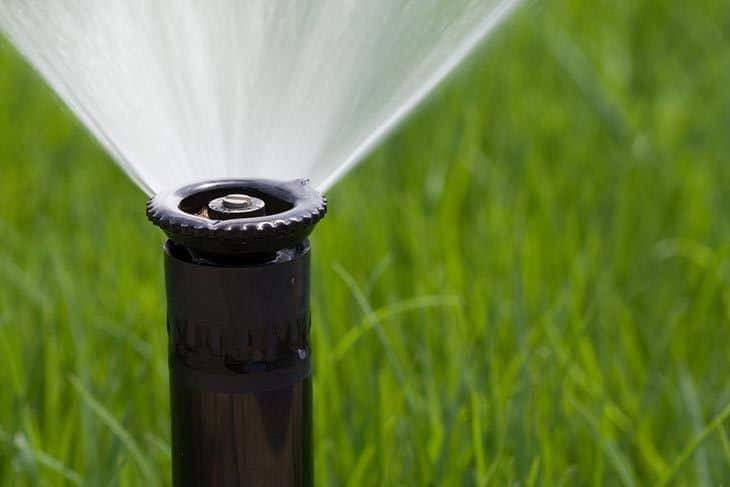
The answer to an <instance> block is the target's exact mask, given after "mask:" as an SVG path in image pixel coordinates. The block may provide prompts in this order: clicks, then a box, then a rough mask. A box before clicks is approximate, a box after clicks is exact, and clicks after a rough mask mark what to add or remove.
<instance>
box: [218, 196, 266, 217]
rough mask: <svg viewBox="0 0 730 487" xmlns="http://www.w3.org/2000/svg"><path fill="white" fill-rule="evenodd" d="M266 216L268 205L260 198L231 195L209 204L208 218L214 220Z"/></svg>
mask: <svg viewBox="0 0 730 487" xmlns="http://www.w3.org/2000/svg"><path fill="white" fill-rule="evenodd" d="M265 214H266V203H265V202H264V200H262V199H260V198H256V197H254V196H249V195H247V194H242V193H231V194H227V195H225V196H221V197H219V198H215V199H214V200H212V201H211V202H210V203H208V216H209V217H210V218H212V219H214V220H231V219H234V218H254V217H258V216H263V215H265Z"/></svg>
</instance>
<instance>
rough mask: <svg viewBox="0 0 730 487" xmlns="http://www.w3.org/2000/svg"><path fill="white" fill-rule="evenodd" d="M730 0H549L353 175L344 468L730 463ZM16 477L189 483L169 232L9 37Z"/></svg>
mask: <svg viewBox="0 0 730 487" xmlns="http://www.w3.org/2000/svg"><path fill="white" fill-rule="evenodd" d="M728 87H730V3H727V2H720V1H710V0H707V1H695V2H686V1H681V0H671V1H666V2H656V1H652V0H643V1H637V2H630V1H627V0H625V1H620V2H617V1H609V0H600V1H597V2H585V1H582V2H579V1H577V0H576V1H557V0H555V1H552V0H547V1H541V2H537V1H530V2H527V3H526V4H525V5H523V7H522V8H521V10H520V11H519V12H518V14H517V15H516V16H514V17H513V18H512V19H510V20H509V21H508V22H507V23H506V24H505V25H504V26H503V27H502V28H501V29H499V31H498V32H497V33H496V35H494V36H493V37H492V38H491V40H490V41H489V42H488V43H487V44H486V45H485V46H484V47H483V48H481V49H480V50H479V52H478V53H477V54H476V55H475V56H474V57H473V58H472V59H471V61H470V62H469V63H467V65H466V66H465V67H464V68H463V69H461V70H460V72H459V73H458V74H457V75H456V76H454V77H452V78H451V79H450V80H449V82H448V83H447V84H446V85H444V86H443V87H442V88H441V89H439V90H438V92H437V93H436V96H434V97H432V98H431V100H430V101H429V102H428V103H427V104H426V105H425V106H424V107H423V108H422V109H420V110H419V111H418V113H417V114H416V115H415V116H414V117H412V118H411V119H410V120H409V121H408V122H407V123H406V124H405V125H404V126H403V127H402V128H401V129H400V130H399V131H398V132H397V133H396V134H394V136H393V137H391V138H390V139H389V140H388V141H387V142H386V143H385V144H384V145H383V146H382V147H381V148H380V149H378V150H377V151H376V152H375V153H374V154H372V155H371V156H370V157H369V158H368V160H366V161H365V162H364V163H363V164H362V165H361V166H360V167H359V168H357V169H356V170H354V171H353V172H352V173H350V175H348V176H347V177H346V178H345V179H344V180H343V181H342V182H341V183H339V184H338V185H337V186H336V187H335V188H333V189H332V190H331V191H330V192H329V194H328V197H329V201H330V213H329V215H328V217H327V218H326V219H325V221H324V222H323V223H321V224H320V225H319V227H318V230H317V231H316V233H315V236H314V238H313V247H314V269H313V272H314V281H313V292H314V297H313V309H314V317H313V341H314V347H315V352H314V353H315V355H316V360H315V362H316V363H315V376H314V377H315V379H314V384H315V402H316V406H315V442H316V451H315V463H316V478H317V485H373V486H375V485H417V486H422V485H433V486H442V485H485V484H486V485H499V486H501V485H516V484H519V485H545V486H555V485H627V486H633V485H653V484H669V485H687V486H695V485H698V486H702V485H708V486H709V485H723V483H725V484H727V482H728V481H730V217H729V215H730V191H728V189H729V188H730V137H729V132H728V130H730V89H728ZM0 170H1V173H0V235H1V236H2V244H1V245H0V385H1V386H2V387H1V390H2V392H1V393H0V485H3V486H6V485H7V486H11V485H12V486H31V485H32V486H35V485H93V486H97V485H99V486H101V485H129V486H136V485H156V484H163V485H164V484H169V472H168V471H169V464H170V453H169V424H168V421H169V409H168V398H167V395H168V390H167V355H166V331H165V324H164V323H165V317H164V306H163V303H164V295H163V291H164V290H163V281H162V260H161V257H162V253H161V244H162V242H163V238H162V234H161V232H160V231H159V230H158V229H156V228H154V227H153V226H152V225H150V224H149V223H148V222H147V220H146V218H145V216H144V203H145V196H144V195H143V193H142V192H140V191H139V190H138V189H136V188H135V187H134V186H133V184H132V183H131V182H129V181H128V180H127V179H126V178H125V177H124V176H123V174H122V173H121V172H120V170H119V169H117V168H116V167H115V166H114V165H113V163H112V162H111V160H110V159H109V157H107V156H106V155H105V154H104V153H103V152H102V151H101V149H99V148H98V147H97V146H96V145H95V143H94V142H93V141H92V140H91V139H90V137H89V136H88V135H87V134H86V133H85V131H84V130H83V129H82V128H81V127H80V125H79V124H78V122H76V121H75V120H74V119H73V118H72V117H71V115H70V114H69V112H68V111H67V110H66V109H64V108H63V107H61V106H60V104H59V102H58V101H57V100H56V99H55V98H54V96H53V95H52V94H51V93H50V92H49V91H48V90H47V89H46V88H45V87H44V86H43V84H42V83H41V82H40V81H39V80H38V78H37V77H36V76H35V75H34V74H33V73H32V72H31V71H30V69H29V68H28V67H27V66H25V65H24V64H23V63H22V61H21V60H20V59H19V58H18V56H17V55H16V54H15V53H14V52H13V51H12V49H11V48H10V47H9V46H7V44H1V45H0Z"/></svg>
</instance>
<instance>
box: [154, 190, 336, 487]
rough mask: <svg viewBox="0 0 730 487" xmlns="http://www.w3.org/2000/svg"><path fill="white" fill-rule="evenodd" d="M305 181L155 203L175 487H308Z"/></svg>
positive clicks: (318, 212) (313, 197)
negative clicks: (161, 236) (161, 240)
mask: <svg viewBox="0 0 730 487" xmlns="http://www.w3.org/2000/svg"><path fill="white" fill-rule="evenodd" d="M325 212H326V201H325V199H324V197H323V196H322V195H321V194H319V193H318V192H317V191H315V190H314V189H312V188H311V187H310V186H309V185H308V184H307V182H306V181H303V180H295V181H290V182H278V181H270V180H258V179H257V180H249V179H230V180H221V181H211V182H205V183H199V184H193V185H189V186H185V187H183V188H180V189H178V190H175V191H170V192H167V193H161V194H158V195H156V196H155V197H153V198H152V199H151V200H150V201H149V203H148V205H147V216H148V218H149V219H150V220H151V221H152V223H154V224H155V225H157V226H159V227H160V228H162V229H163V230H164V231H165V233H166V234H167V236H168V237H169V240H168V241H167V242H166V244H165V278H166V288H167V328H168V333H169V364H170V391H171V410H172V452H173V462H172V463H173V482H174V485H175V486H176V487H179V486H188V485H191V486H192V485H232V486H237V485H296V486H304V485H311V484H312V445H311V416H312V410H311V381H310V371H311V351H310V345H309V328H310V313H309V252H310V247H309V241H308V238H307V237H308V236H309V234H310V233H311V231H312V230H313V229H314V226H315V224H316V223H317V222H318V221H319V220H320V219H322V218H323V217H324V215H325Z"/></svg>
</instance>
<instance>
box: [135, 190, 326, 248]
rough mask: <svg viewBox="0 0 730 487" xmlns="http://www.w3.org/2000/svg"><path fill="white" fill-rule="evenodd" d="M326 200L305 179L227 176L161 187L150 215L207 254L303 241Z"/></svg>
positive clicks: (186, 243)
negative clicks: (166, 188) (165, 189)
mask: <svg viewBox="0 0 730 487" xmlns="http://www.w3.org/2000/svg"><path fill="white" fill-rule="evenodd" d="M326 206H327V202H326V200H325V198H324V197H323V196H322V195H321V194H320V193H318V192H317V191H316V190H315V189H314V188H312V187H311V186H310V185H309V184H306V182H305V181H304V180H294V181H288V182H281V181H273V180H268V179H226V180H220V181H208V182H204V183H197V184H191V185H189V186H185V187H183V188H180V189H177V190H175V191H170V192H165V193H160V194H158V195H156V196H155V197H153V198H152V199H151V200H150V201H149V203H148V204H147V217H148V218H149V219H150V220H151V221H152V223H154V224H155V225H157V226H158V227H160V228H162V230H164V231H165V233H166V234H167V236H168V237H170V240H172V242H173V243H174V244H176V245H178V246H181V247H184V248H185V249H187V250H189V251H190V252H191V253H192V254H195V255H198V256H205V258H206V260H216V259H218V258H219V257H226V258H228V259H231V258H234V259H236V258H246V259H248V258H249V257H250V256H252V255H263V254H269V255H271V254H275V253H276V252H277V251H279V250H282V249H286V248H293V247H296V246H297V245H299V244H300V243H301V242H303V241H304V240H305V239H306V238H307V236H308V235H309V233H310V232H311V231H312V229H313V228H314V225H315V224H316V223H317V222H318V221H319V220H321V219H322V217H324V214H325V212H326Z"/></svg>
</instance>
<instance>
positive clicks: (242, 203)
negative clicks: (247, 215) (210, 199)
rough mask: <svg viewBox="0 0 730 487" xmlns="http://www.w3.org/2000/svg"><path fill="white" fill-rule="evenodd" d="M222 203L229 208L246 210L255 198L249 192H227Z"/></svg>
mask: <svg viewBox="0 0 730 487" xmlns="http://www.w3.org/2000/svg"><path fill="white" fill-rule="evenodd" d="M222 203H223V206H225V207H226V208H228V209H229V210H246V209H248V208H251V207H252V206H253V198H251V197H250V196H249V195H247V194H227V195H225V196H224V197H223V200H222Z"/></svg>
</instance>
